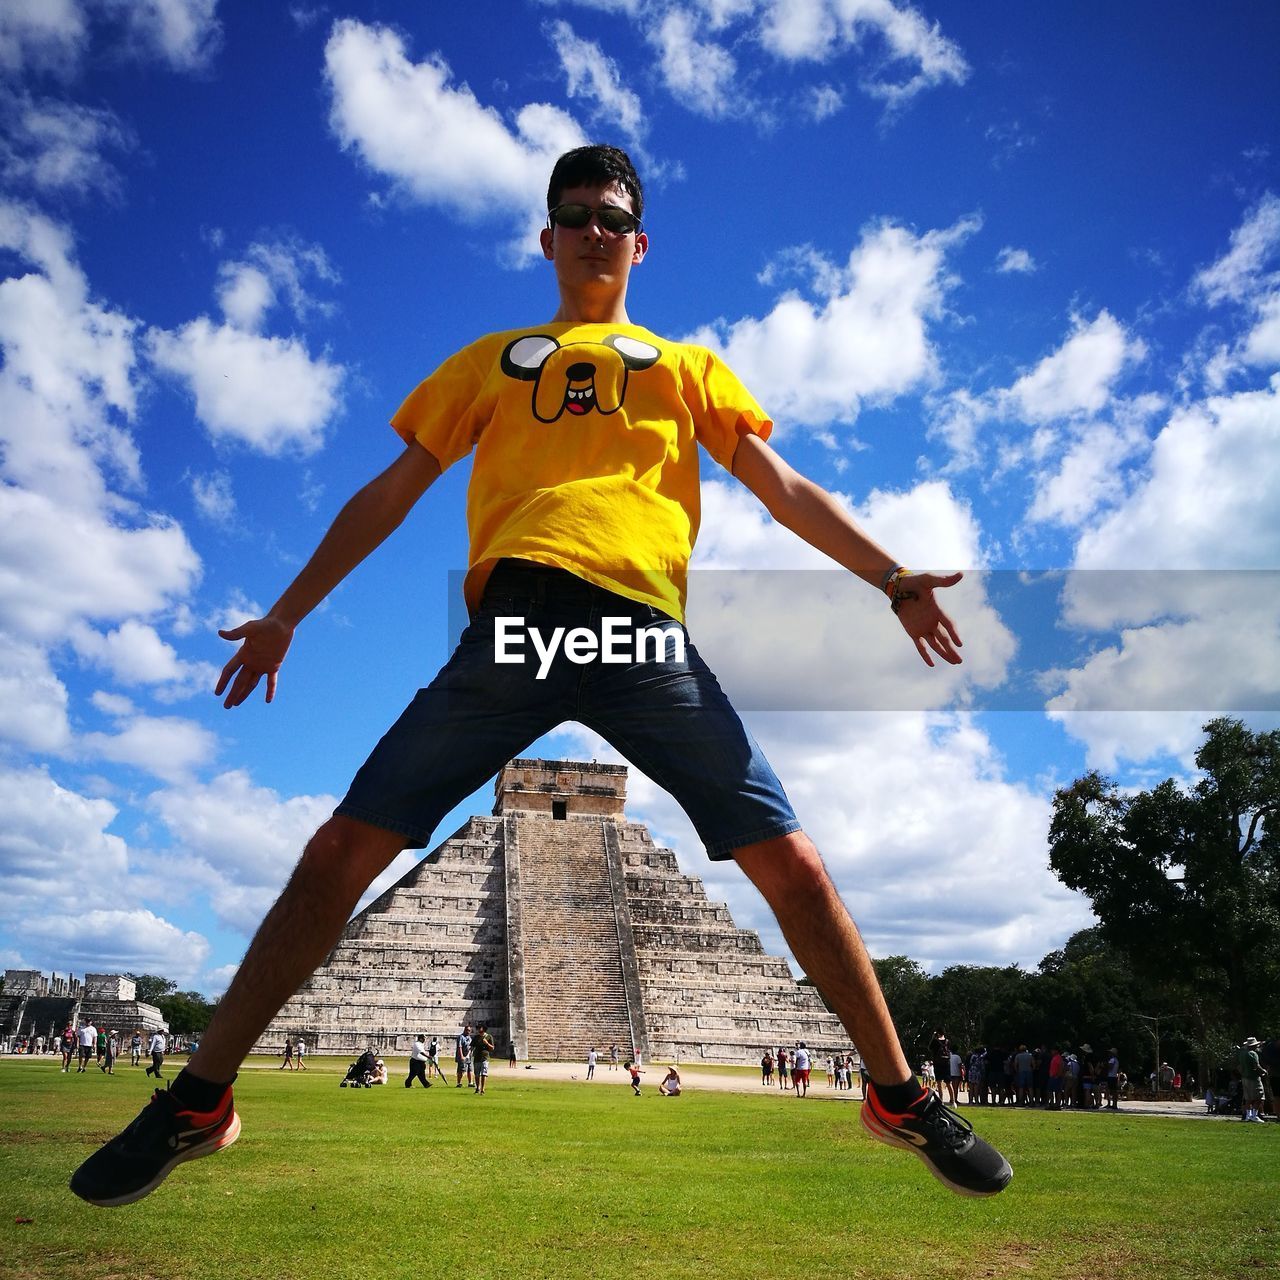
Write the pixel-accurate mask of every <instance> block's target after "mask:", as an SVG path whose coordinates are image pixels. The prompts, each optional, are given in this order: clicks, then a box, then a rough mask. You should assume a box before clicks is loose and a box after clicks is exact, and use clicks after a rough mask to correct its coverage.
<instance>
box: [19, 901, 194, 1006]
mask: <svg viewBox="0 0 1280 1280" xmlns="http://www.w3.org/2000/svg"><path fill="white" fill-rule="evenodd" d="M23 944H24V946H29V947H34V948H37V949H38V951H39V953H40V954H43V955H47V956H50V957H52V961H51V964H52V965H53V966H55V967H61V968H65V969H70V970H72V971H75V972H82V973H83V972H90V973H161V974H164V975H165V976H166V977H168V978H170V979H171V980H172V981H174V982H177V983H178V985H179V986H180V987H183V988H185V987H186V985H187V984H188V983H189V982H192V981H194V980H195V979H196V978H197V977H198V975H199V974H200V972H201V970H202V969H203V968H204V963H205V960H206V959H207V958H208V955H209V942H208V939H206V938H205V937H204V935H203V934H200V933H196V932H194V931H191V930H185V929H182V928H179V927H178V926H177V925H175V924H171V923H170V922H169V921H168V920H165V919H164V918H163V917H161V916H157V915H156V914H155V913H154V912H152V911H148V910H147V909H146V908H145V907H133V908H124V907H122V908H119V909H117V910H114V911H104V910H102V909H100V908H97V907H93V908H90V909H89V910H87V911H86V910H79V911H76V912H74V913H73V914H72V915H71V917H70V918H69V919H48V918H44V919H37V920H35V921H33V922H32V923H31V925H30V926H29V927H24V929H23Z"/></svg>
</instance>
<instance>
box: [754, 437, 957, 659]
mask: <svg viewBox="0 0 1280 1280" xmlns="http://www.w3.org/2000/svg"><path fill="white" fill-rule="evenodd" d="M733 474H734V475H735V476H736V477H737V478H738V479H739V480H741V481H742V483H743V484H745V485H746V486H747V488H748V489H750V490H751V492H752V493H754V494H755V495H756V497H757V498H759V499H760V501H761V503H763V504H764V508H765V510H766V511H768V513H769V514H770V515H771V516H772V517H773V518H774V519H775V520H776V521H777V522H778V523H779V524H781V525H784V526H785V527H786V528H788V529H790V530H791V532H792V533H794V534H796V535H797V536H798V537H801V538H803V539H804V540H805V541H806V542H807V543H808V544H809V545H810V546H811V547H815V548H816V549H817V550H819V551H821V552H822V553H823V554H824V555H828V556H830V557H831V559H832V560H834V561H835V562H836V563H837V564H840V565H843V566H844V567H845V568H846V569H848V570H849V571H850V572H851V573H856V574H857V575H858V577H860V578H861V579H862V580H863V581H864V582H869V583H870V584H871V585H872V586H873V587H875V588H877V589H879V588H880V585H881V583H882V582H883V580H884V577H885V575H886V574H887V573H888V572H889V571H890V570H891V569H893V568H894V567H895V566H896V565H897V564H898V562H897V561H896V560H895V559H894V558H893V557H892V556H891V555H890V554H889V553H888V552H887V551H886V550H885V549H884V548H883V547H881V546H879V545H878V544H877V543H875V542H873V541H872V540H871V539H870V538H869V537H867V535H866V534H865V533H864V532H863V531H862V530H861V529H860V528H859V527H858V526H857V524H856V523H855V522H854V521H853V520H852V519H851V518H850V516H849V513H848V512H847V511H845V509H844V508H843V507H842V506H841V505H840V504H839V503H838V502H837V501H836V500H835V499H834V498H833V497H832V496H831V495H830V494H829V493H828V492H827V491H826V490H825V489H823V488H822V487H821V486H819V485H816V484H814V482H813V481H812V480H809V479H806V478H805V477H804V476H802V475H801V474H800V473H799V472H798V471H796V470H795V469H794V468H792V467H791V466H789V465H788V464H787V463H786V462H784V461H783V460H782V458H780V457H779V456H778V454H776V453H775V452H774V451H773V450H772V449H771V448H770V447H769V446H768V445H767V444H766V443H765V442H764V441H763V440H761V439H760V438H759V436H753V435H748V436H743V437H742V439H741V440H740V441H739V442H738V447H737V450H736V451H735V452H734V455H733ZM961 577H962V575H961V574H959V573H949V574H936V573H913V574H912V575H911V576H910V578H908V579H906V580H905V584H909V587H910V591H911V592H912V593H914V598H912V599H904V600H903V601H902V603H901V605H900V607H899V610H898V621H899V622H901V623H902V627H903V630H904V631H906V633H907V635H909V636H910V637H911V639H912V641H913V643H914V644H915V646H916V649H917V651H918V652H919V654H920V657H921V658H923V659H924V661H925V662H926V663H928V664H929V666H933V659H932V658H931V657H930V656H929V650H930V649H932V650H933V652H934V653H936V654H937V655H938V656H939V657H940V658H942V659H943V661H944V662H950V663H952V664H955V663H959V662H961V661H962V659H961V657H960V655H959V654H958V653H957V652H956V650H957V649H958V648H959V647H960V636H959V634H958V633H957V631H956V629H955V626H954V625H953V623H952V621H951V619H950V618H948V617H947V615H946V614H945V613H943V611H942V610H941V608H939V606H938V603H937V601H936V600H935V599H934V591H935V590H936V589H937V588H939V587H951V586H954V585H955V584H956V583H957V582H959V581H960V578H961Z"/></svg>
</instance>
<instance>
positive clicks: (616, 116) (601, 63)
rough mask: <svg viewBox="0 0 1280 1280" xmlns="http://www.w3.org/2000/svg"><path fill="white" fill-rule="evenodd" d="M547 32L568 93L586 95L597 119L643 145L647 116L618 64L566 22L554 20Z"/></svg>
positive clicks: (572, 96)
mask: <svg viewBox="0 0 1280 1280" xmlns="http://www.w3.org/2000/svg"><path fill="white" fill-rule="evenodd" d="M547 34H548V37H549V38H550V40H551V43H552V45H554V47H555V51H556V53H557V55H558V56H559V58H560V65H561V67H562V68H563V69H564V73H565V77H566V80H567V86H566V87H567V89H568V93H569V97H571V98H583V99H585V100H586V101H587V102H589V103H591V104H592V115H593V117H594V118H595V119H596V120H600V121H607V122H608V124H609V127H610V128H613V129H617V130H618V131H619V132H620V133H621V134H622V136H623V137H624V138H626V139H628V140H629V142H630V143H631V144H633V145H643V142H644V138H645V134H646V133H647V132H648V119H647V116H646V115H645V110H644V107H643V106H642V104H641V102H640V99H639V97H637V96H636V94H634V93H633V92H632V91H631V90H630V89H628V88H627V87H626V86H625V85H624V84H623V83H622V75H621V73H620V72H619V70H618V64H617V63H616V62H614V60H613V59H612V58H610V57H609V56H608V55H607V54H605V52H604V51H603V50H602V49H601V48H600V46H599V45H598V44H596V43H595V42H594V41H591V40H583V39H582V38H581V37H580V36H578V35H577V34H576V33H575V32H574V30H573V28H572V27H571V26H570V25H569V24H568V23H567V22H564V21H558V22H553V23H552V24H551V25H550V26H549V27H548V29H547Z"/></svg>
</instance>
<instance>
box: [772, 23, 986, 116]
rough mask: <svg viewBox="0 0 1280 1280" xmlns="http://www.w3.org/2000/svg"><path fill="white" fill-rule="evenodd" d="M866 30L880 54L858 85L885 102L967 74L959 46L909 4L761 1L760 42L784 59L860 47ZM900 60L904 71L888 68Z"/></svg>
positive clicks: (818, 57)
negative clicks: (902, 73)
mask: <svg viewBox="0 0 1280 1280" xmlns="http://www.w3.org/2000/svg"><path fill="white" fill-rule="evenodd" d="M867 36H872V37H874V38H876V39H877V40H878V41H879V46H878V47H879V49H880V50H881V51H882V58H881V60H880V65H879V66H878V67H876V68H875V70H873V71H872V72H870V73H868V74H866V75H864V76H863V77H862V88H863V89H864V90H865V91H866V92H867V93H870V94H871V95H872V96H874V97H878V98H883V99H884V100H886V101H887V102H888V103H889V104H890V105H891V106H897V105H900V104H902V103H905V102H906V101H908V100H909V99H911V98H913V97H914V96H915V95H916V94H917V93H919V92H921V91H922V90H924V89H929V88H933V87H935V86H937V85H940V84H944V83H948V82H950V83H952V84H963V83H964V82H965V80H966V79H968V76H969V65H968V63H967V62H966V61H965V58H964V54H963V53H962V52H961V51H960V48H959V46H958V45H957V44H956V43H955V42H954V41H952V40H949V39H947V38H946V37H945V36H944V35H943V34H942V33H941V31H940V29H939V27H938V24H937V23H936V22H935V23H932V24H930V23H929V22H928V21H927V20H926V19H925V18H924V16H923V15H922V14H921V13H920V12H919V11H918V10H917V9H914V8H912V7H911V6H910V5H905V6H904V5H898V4H894V3H892V0H765V2H764V3H763V4H762V5H761V20H760V27H759V37H760V40H761V43H762V44H763V45H764V47H765V48H766V49H767V50H768V51H769V52H770V53H772V54H774V55H775V56H776V57H779V58H781V59H784V60H787V61H818V62H826V61H828V60H830V59H832V58H834V57H836V56H838V55H840V54H842V53H845V52H847V51H848V50H850V49H860V50H861V49H862V48H863V47H865V40H866V37H867ZM901 64H906V66H907V67H908V73H907V75H906V76H905V77H902V76H899V77H896V78H895V77H893V76H892V75H891V74H889V73H890V72H891V71H892V70H894V69H896V68H897V67H898V66H900V65H901Z"/></svg>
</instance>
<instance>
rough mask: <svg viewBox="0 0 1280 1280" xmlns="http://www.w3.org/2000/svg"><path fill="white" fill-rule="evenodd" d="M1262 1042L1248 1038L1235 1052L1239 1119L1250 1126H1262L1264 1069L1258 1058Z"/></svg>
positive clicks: (1254, 1037)
mask: <svg viewBox="0 0 1280 1280" xmlns="http://www.w3.org/2000/svg"><path fill="white" fill-rule="evenodd" d="M1260 1048H1262V1042H1261V1041H1260V1040H1259V1039H1258V1038H1257V1037H1256V1036H1249V1038H1248V1039H1247V1040H1244V1041H1242V1042H1241V1045H1240V1047H1239V1049H1237V1050H1236V1069H1237V1070H1238V1071H1239V1072H1240V1119H1241V1120H1244V1121H1247V1122H1249V1123H1251V1124H1262V1123H1263V1119H1262V1116H1261V1114H1260V1112H1261V1110H1262V1101H1263V1096H1264V1095H1263V1088H1262V1081H1263V1077H1264V1076H1265V1075H1266V1070H1267V1069H1266V1067H1264V1066H1263V1065H1262V1062H1261V1059H1260V1058H1259V1057H1258V1050H1259V1049H1260Z"/></svg>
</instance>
